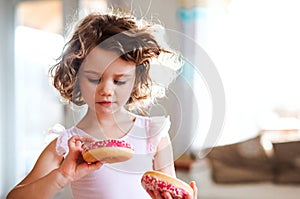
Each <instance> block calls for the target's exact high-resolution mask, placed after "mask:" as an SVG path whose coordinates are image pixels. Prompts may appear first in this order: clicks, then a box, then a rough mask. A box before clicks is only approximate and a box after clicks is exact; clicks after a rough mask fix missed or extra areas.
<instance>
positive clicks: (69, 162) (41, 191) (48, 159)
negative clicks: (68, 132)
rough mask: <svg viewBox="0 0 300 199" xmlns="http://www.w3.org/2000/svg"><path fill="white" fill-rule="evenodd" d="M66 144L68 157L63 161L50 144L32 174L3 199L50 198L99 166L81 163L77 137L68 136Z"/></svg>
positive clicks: (99, 165)
mask: <svg viewBox="0 0 300 199" xmlns="http://www.w3.org/2000/svg"><path fill="white" fill-rule="evenodd" d="M68 144H69V154H68V156H67V157H66V159H63V157H62V156H58V155H57V153H56V140H54V141H52V142H51V143H50V144H49V145H48V146H47V147H46V148H45V149H44V151H43V152H42V153H41V155H40V157H39V158H38V160H37V162H36V164H35V166H34V167H33V169H32V171H31V172H30V173H29V174H28V176H26V177H25V179H24V180H22V181H21V182H20V183H19V184H18V185H17V186H16V187H14V188H13V189H12V190H11V191H10V193H9V194H8V196H7V199H13V198H24V199H26V198H30V199H35V198H45V199H47V198H49V199H50V198H52V197H53V196H54V195H55V194H56V193H57V192H58V191H60V190H61V189H62V188H64V187H65V186H66V185H68V184H70V182H71V181H73V180H76V179H79V178H81V177H83V176H85V175H87V174H88V173H90V172H91V171H93V170H96V169H98V168H100V167H101V165H102V164H101V163H100V162H97V163H95V164H87V163H86V162H84V161H83V160H82V156H81V152H82V148H81V139H80V138H79V137H72V138H71V139H70V140H69V143H68Z"/></svg>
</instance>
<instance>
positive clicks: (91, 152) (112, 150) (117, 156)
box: [82, 139, 134, 163]
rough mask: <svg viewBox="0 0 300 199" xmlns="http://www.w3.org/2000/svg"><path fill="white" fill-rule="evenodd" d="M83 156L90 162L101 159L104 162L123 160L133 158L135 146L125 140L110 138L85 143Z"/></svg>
mask: <svg viewBox="0 0 300 199" xmlns="http://www.w3.org/2000/svg"><path fill="white" fill-rule="evenodd" d="M82 146H83V152H82V156H83V159H84V160H85V161H86V162H88V163H93V162H97V161H101V162H103V163H115V162H123V161H127V160H129V159H130V158H132V156H133V154H134V150H133V147H132V146H131V145H130V144H129V143H128V142H126V141H125V140H117V139H108V140H100V141H94V142H89V143H84V144H83V145H82Z"/></svg>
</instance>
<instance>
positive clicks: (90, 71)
mask: <svg viewBox="0 0 300 199" xmlns="http://www.w3.org/2000/svg"><path fill="white" fill-rule="evenodd" d="M83 72H84V73H90V74H95V75H101V74H100V73H98V72H96V71H93V70H83Z"/></svg>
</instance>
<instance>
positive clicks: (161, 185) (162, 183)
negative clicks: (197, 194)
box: [141, 171, 193, 199]
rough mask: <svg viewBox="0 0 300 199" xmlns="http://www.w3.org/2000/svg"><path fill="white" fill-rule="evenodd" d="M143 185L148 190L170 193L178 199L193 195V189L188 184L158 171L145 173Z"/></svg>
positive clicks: (142, 180)
mask: <svg viewBox="0 0 300 199" xmlns="http://www.w3.org/2000/svg"><path fill="white" fill-rule="evenodd" d="M141 183H142V186H143V187H144V189H146V190H151V191H154V190H158V191H160V192H164V191H168V192H169V193H170V194H171V195H172V197H173V198H176V199H181V198H184V197H185V196H187V195H191V196H192V195H193V189H192V188H191V187H190V186H189V185H188V184H187V183H185V182H183V181H181V180H179V179H177V178H174V177H172V176H169V175H167V174H164V173H162V172H158V171H147V172H145V173H144V175H143V177H142V179H141Z"/></svg>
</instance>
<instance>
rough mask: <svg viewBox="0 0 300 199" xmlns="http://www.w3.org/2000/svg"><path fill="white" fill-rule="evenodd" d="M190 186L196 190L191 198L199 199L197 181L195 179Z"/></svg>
mask: <svg viewBox="0 0 300 199" xmlns="http://www.w3.org/2000/svg"><path fill="white" fill-rule="evenodd" d="M190 186H191V187H192V189H193V190H194V195H193V198H191V199H197V195H198V188H197V186H196V182H195V181H192V182H190Z"/></svg>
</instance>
